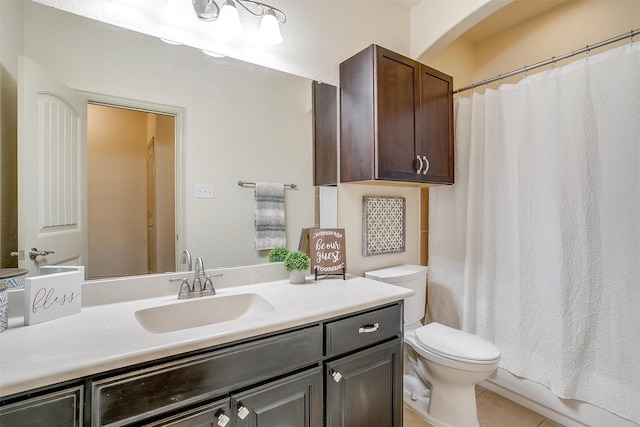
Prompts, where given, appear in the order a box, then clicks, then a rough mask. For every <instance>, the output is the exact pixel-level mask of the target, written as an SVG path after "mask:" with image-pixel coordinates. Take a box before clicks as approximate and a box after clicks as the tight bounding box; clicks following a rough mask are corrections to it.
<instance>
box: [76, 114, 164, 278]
mask: <svg viewBox="0 0 640 427" xmlns="http://www.w3.org/2000/svg"><path fill="white" fill-rule="evenodd" d="M175 122H176V117H175V116H173V115H170V114H160V113H155V112H148V111H140V110H136V109H130V108H125V107H118V106H113V105H102V104H96V103H91V102H90V103H89V105H88V110H87V212H88V215H87V217H88V218H87V232H88V242H89V243H88V262H87V271H86V275H87V279H98V278H104V277H117V276H130V275H139V274H148V273H158V272H167V271H175V262H176V256H175V253H176V252H175V250H176V227H175V224H176V218H175V211H176V209H175V206H176V191H175V182H176V179H175V178H176V175H175V167H174V166H175V164H176V159H175V152H176V149H175V147H176V141H175V136H176V123H175Z"/></svg>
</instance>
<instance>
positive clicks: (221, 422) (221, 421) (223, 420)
mask: <svg viewBox="0 0 640 427" xmlns="http://www.w3.org/2000/svg"><path fill="white" fill-rule="evenodd" d="M229 421H231V418H229V417H228V416H226V415H225V414H220V415H218V426H220V427H225V426H226V425H227V424H229Z"/></svg>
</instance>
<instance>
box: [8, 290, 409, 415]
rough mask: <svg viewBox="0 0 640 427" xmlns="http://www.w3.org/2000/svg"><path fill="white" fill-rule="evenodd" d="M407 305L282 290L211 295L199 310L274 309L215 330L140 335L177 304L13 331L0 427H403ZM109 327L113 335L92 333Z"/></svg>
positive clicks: (149, 301)
mask: <svg viewBox="0 0 640 427" xmlns="http://www.w3.org/2000/svg"><path fill="white" fill-rule="evenodd" d="M127 286H129V285H127ZM410 292H411V291H408V290H407V289H404V288H400V287H395V286H392V285H388V284H383V283H380V282H375V281H371V280H368V279H364V278H361V277H349V278H348V279H347V280H345V281H343V280H341V279H326V280H322V281H319V282H313V281H311V280H308V281H307V284H306V285H291V284H289V283H288V281H286V280H277V281H273V282H263V283H256V284H249V285H243V286H230V287H228V288H227V287H223V288H218V295H217V296H213V297H206V298H211V299H215V298H216V297H218V298H220V297H228V296H230V295H240V294H246V293H255V294H258V295H260V296H261V297H262V298H264V299H265V300H267V301H269V302H270V303H271V304H273V307H274V309H273V310H271V311H267V312H260V313H257V314H252V315H248V316H245V317H243V316H242V315H241V316H240V317H239V318H238V319H235V320H228V321H223V322H218V323H215V324H211V325H202V326H196V327H189V328H185V329H180V330H175V331H170V332H160V333H157V332H156V333H154V332H149V331H148V330H146V329H145V328H144V327H142V326H141V323H140V322H139V321H138V320H137V319H136V317H135V316H136V315H135V313H139V312H140V311H141V310H147V309H149V308H155V307H159V306H160V307H162V306H167V307H169V306H172V305H174V304H181V302H176V300H175V295H171V296H162V297H155V298H142V299H138V300H135V301H124V302H120V303H115V304H104V305H96V306H91V307H83V310H82V312H81V313H80V314H79V315H75V316H69V317H67V318H62V319H58V320H55V321H52V322H47V323H43V324H41V325H40V327H38V326H39V325H34V326H29V327H20V326H18V327H15V328H11V327H10V329H9V330H7V333H6V335H5V334H2V335H1V336H0V345H1V348H2V350H1V351H2V358H1V359H0V392H1V393H2V397H1V398H0V400H1V401H2V402H1V405H2V406H1V407H0V424H1V425H2V426H14V425H15V426H22V425H52V423H54V424H55V425H63V426H67V425H68V426H81V425H84V426H103V425H104V426H120V425H130V424H135V425H149V426H160V425H162V426H169V425H170V426H201V425H207V426H209V425H213V426H222V427H224V426H227V427H234V426H238V427H239V426H260V427H264V426H280V427H281V426H301V427H302V426H310V427H316V426H317V427H320V426H324V425H326V426H353V425H367V426H377V425H380V426H388V425H394V426H400V425H401V424H402V324H403V316H402V313H403V303H402V299H403V298H404V297H406V296H410ZM187 304H189V302H187ZM194 307H195V306H194ZM105 316H107V317H109V318H110V319H111V320H112V322H111V324H108V323H107V324H102V325H101V326H97V325H99V324H100V322H103V321H107V318H106V317H105ZM74 317H75V319H74ZM74 320H75V322H74ZM56 323H59V324H58V325H57V326H58V328H54V327H55V326H56V325H55V324H56ZM76 323H77V324H76ZM83 325H84V326H83ZM65 328H66V329H68V330H69V332H71V335H67V334H63V333H62V332H61V331H63V330H64V329H65ZM57 329H59V330H60V333H59V334H58V336H57V338H56V339H53V338H50V337H49V338H47V335H49V334H50V333H51V331H53V330H57ZM40 334H42V335H40ZM34 339H40V340H44V341H40V344H45V343H46V345H45V346H38V345H36V344H35V343H33V342H32V344H33V345H32V346H31V347H30V348H31V350H34V349H36V348H40V349H41V350H40V352H39V353H38V354H33V353H32V354H25V355H24V357H23V359H24V363H17V362H18V360H19V359H20V357H19V356H18V355H17V354H16V353H15V352H13V351H11V350H9V351H7V348H8V345H19V344H18V343H19V341H22V342H24V344H23V345H22V346H20V347H21V348H20V349H17V350H18V351H24V350H26V349H27V347H29V346H30V344H28V342H29V341H31V340H34ZM56 341H59V344H58V347H57V348H56V344H55V342H56ZM65 341H66V343H65ZM47 347H48V348H50V351H49V352H47V351H45V348H47ZM82 348H85V350H84V351H82V350H81V349H82ZM100 348H102V350H100ZM118 348H119V350H118ZM65 355H66V356H65ZM5 356H6V357H5ZM11 359H13V361H14V362H16V364H15V365H14V366H9V364H10V361H11ZM41 364H47V365H48V367H42V366H38V365H41ZM16 371H20V372H16ZM5 374H7V375H5ZM356 420H357V422H356Z"/></svg>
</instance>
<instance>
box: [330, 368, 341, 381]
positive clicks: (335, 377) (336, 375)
mask: <svg viewBox="0 0 640 427" xmlns="http://www.w3.org/2000/svg"><path fill="white" fill-rule="evenodd" d="M331 376H332V377H333V380H334V381H335V382H337V383H339V382H340V380H341V379H342V374H341V373H340V372H338V371H335V372H334V373H333V374H331Z"/></svg>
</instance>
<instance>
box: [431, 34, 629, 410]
mask: <svg viewBox="0 0 640 427" xmlns="http://www.w3.org/2000/svg"><path fill="white" fill-rule="evenodd" d="M455 120H456V128H455V131H456V183H455V185H454V186H452V187H435V188H432V189H431V191H430V199H429V215H430V216H429V317H430V320H434V321H438V322H441V323H445V324H447V325H450V326H453V327H458V328H461V329H463V330H466V331H470V332H473V333H477V334H478V335H481V336H483V337H486V338H487V339H489V340H491V341H493V342H495V343H496V345H497V346H498V347H499V348H500V350H501V352H502V360H501V362H500V366H501V367H502V368H504V369H506V370H508V371H510V372H511V373H513V374H515V375H518V376H522V377H526V378H529V379H531V380H534V381H536V382H539V383H541V384H544V385H546V386H547V387H549V388H550V389H551V390H553V391H554V392H555V393H556V394H557V395H559V396H560V397H563V398H574V399H579V400H583V401H587V402H590V403H592V404H595V405H597V406H600V407H602V408H605V409H607V410H609V411H611V412H614V413H617V414H618V415H620V416H622V417H625V418H628V419H631V420H633V421H635V422H640V43H632V44H629V45H626V46H623V47H620V48H616V49H613V50H610V51H607V52H605V53H602V54H599V55H592V56H590V57H587V58H584V59H581V60H578V61H575V62H573V63H571V64H570V65H568V66H565V67H562V68H552V69H550V70H548V71H545V72H542V73H539V74H536V75H532V76H528V77H526V78H524V79H523V80H521V81H520V82H519V83H517V84H515V85H502V86H501V87H500V88H499V89H498V90H486V91H485V93H484V94H474V95H473V96H472V97H471V98H464V99H457V100H456V104H455Z"/></svg>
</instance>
